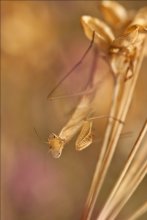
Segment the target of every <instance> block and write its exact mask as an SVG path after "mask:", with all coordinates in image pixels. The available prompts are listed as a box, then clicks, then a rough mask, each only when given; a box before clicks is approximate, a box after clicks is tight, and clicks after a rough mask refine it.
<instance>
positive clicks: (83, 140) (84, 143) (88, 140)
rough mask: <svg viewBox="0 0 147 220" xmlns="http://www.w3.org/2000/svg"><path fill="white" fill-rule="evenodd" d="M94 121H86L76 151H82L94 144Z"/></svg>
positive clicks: (77, 141)
mask: <svg viewBox="0 0 147 220" xmlns="http://www.w3.org/2000/svg"><path fill="white" fill-rule="evenodd" d="M92 141H93V138H92V121H85V122H84V124H83V126H82V129H81V132H80V134H79V136H78V138H77V140H76V150H78V151H81V150H83V149H85V148H86V147H88V146H89V145H90V144H92Z"/></svg>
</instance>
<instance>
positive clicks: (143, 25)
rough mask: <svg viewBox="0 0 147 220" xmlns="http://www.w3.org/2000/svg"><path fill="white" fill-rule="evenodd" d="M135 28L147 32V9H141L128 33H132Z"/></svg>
mask: <svg viewBox="0 0 147 220" xmlns="http://www.w3.org/2000/svg"><path fill="white" fill-rule="evenodd" d="M134 26H137V27H138V28H139V32H147V7H144V8H141V9H140V10H139V11H138V13H137V14H136V16H135V18H134V19H133V22H132V23H131V24H130V25H129V27H128V28H127V31H130V30H131V28H132V27H134Z"/></svg>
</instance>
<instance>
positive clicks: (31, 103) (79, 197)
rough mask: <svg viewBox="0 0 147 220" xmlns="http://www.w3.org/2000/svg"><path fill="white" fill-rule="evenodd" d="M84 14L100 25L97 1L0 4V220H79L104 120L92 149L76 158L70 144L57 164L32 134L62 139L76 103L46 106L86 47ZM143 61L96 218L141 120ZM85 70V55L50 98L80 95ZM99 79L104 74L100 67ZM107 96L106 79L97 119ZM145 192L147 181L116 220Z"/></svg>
mask: <svg viewBox="0 0 147 220" xmlns="http://www.w3.org/2000/svg"><path fill="white" fill-rule="evenodd" d="M120 2H121V3H122V4H123V5H124V6H125V7H126V8H127V9H138V8H140V7H142V6H145V5H146V1H120ZM84 14H85V15H86V14H87V15H91V16H96V17H100V18H101V14H100V12H99V11H98V1H1V115H2V117H1V146H2V148H1V149H2V151H1V155H2V161H1V165H2V214H1V219H3V220H17V219H19V220H32V219H35V220H40V219H41V220H75V219H80V215H81V212H82V209H83V207H84V203H85V199H86V196H87V194H88V190H89V187H90V183H91V179H92V176H93V172H94V168H95V165H96V161H97V159H98V155H99V151H100V143H101V141H100V140H101V138H102V136H103V134H104V128H105V125H106V120H104V121H103V120H100V121H99V120H96V121H95V123H94V127H95V129H94V136H95V139H96V141H95V143H93V145H91V146H90V147H89V148H87V149H85V150H84V151H82V152H76V151H75V149H74V142H75V139H74V140H73V141H72V142H70V143H69V144H68V145H67V147H66V148H65V150H64V151H63V155H62V156H61V158H59V159H53V158H52V157H51V155H50V154H48V146H47V145H45V144H43V143H42V142H41V141H40V140H39V138H38V137H37V135H36V134H35V133H34V127H35V128H36V130H37V131H38V133H39V135H40V136H41V138H42V139H43V141H47V137H48V135H49V132H55V133H58V132H59V131H60V129H61V128H62V126H63V125H64V123H65V122H66V121H67V120H68V118H69V117H70V115H71V112H72V111H73V109H74V108H75V106H76V104H77V102H78V100H79V97H73V98H65V99H57V100H54V101H49V100H47V95H48V93H49V91H50V90H51V89H52V88H53V87H54V85H55V84H56V82H57V81H58V80H59V79H60V78H61V77H62V76H63V75H64V74H65V73H66V72H67V71H68V70H69V69H70V68H71V67H72V66H73V65H74V64H75V63H76V62H77V61H78V60H79V59H80V57H81V56H82V54H83V52H84V51H85V49H86V48H87V47H88V45H89V41H88V40H87V39H86V37H85V36H84V33H83V30H82V28H81V25H80V17H81V16H82V15H84ZM90 53H91V52H90ZM146 61H147V60H146V58H145V59H144V63H143V66H142V69H141V73H140V77H139V80H138V83H137V86H136V91H135V94H134V98H133V102H132V105H131V108H130V111H129V114H128V117H127V121H126V125H125V128H124V132H131V136H130V137H128V138H126V137H125V135H124V137H122V138H121V139H120V142H119V146H118V148H117V151H116V153H115V155H114V159H113V162H112V166H111V171H110V172H109V174H108V176H107V178H106V182H105V185H104V189H103V191H102V193H101V195H100V199H99V201H98V203H97V211H99V210H100V209H101V207H102V205H103V204H104V201H105V199H106V197H107V196H108V193H109V192H110V189H111V187H112V185H113V183H114V182H115V180H116V178H117V177H118V175H119V172H120V170H121V169H122V167H123V165H124V162H125V160H126V155H127V153H128V152H129V150H130V148H131V147H132V145H133V143H134V141H135V139H136V137H137V135H138V133H139V131H140V129H141V127H142V125H143V123H144V120H145V118H146V110H147V95H146V83H147V74H146V68H147V63H146ZM90 63H91V54H90V55H89V57H88V58H86V60H85V61H83V64H82V65H81V66H80V67H78V69H77V70H76V71H75V72H74V73H73V74H72V75H71V76H70V77H69V78H68V79H67V80H66V81H65V82H64V83H63V84H62V85H61V86H60V87H59V88H58V89H57V91H56V92H55V93H54V96H59V95H70V94H74V93H77V92H79V91H82V88H83V87H84V85H85V83H86V81H87V77H88V67H89V65H90ZM98 71H99V72H100V73H102V72H103V71H104V70H103V66H101V69H99V70H98ZM111 95H112V79H111V76H108V78H107V79H106V80H105V82H104V83H103V86H101V87H100V89H99V94H98V95H97V98H96V102H95V113H96V114H97V115H101V114H106V113H108V112H109V107H110V102H111ZM116 164H117V166H116ZM145 186H147V180H146V179H145V180H144V182H143V183H142V184H141V186H140V187H139V189H138V190H137V191H136V193H135V195H134V196H133V197H132V199H131V200H130V201H129V202H128V204H127V207H124V209H123V211H122V212H121V213H120V215H119V217H118V219H119V220H121V219H122V220H125V219H126V216H128V214H130V213H131V212H132V211H133V210H134V209H135V208H137V207H138V206H139V205H140V204H142V202H143V201H144V200H145V191H146V188H145ZM146 193H147V192H146ZM143 219H144V220H145V219H147V216H144V217H142V220H143Z"/></svg>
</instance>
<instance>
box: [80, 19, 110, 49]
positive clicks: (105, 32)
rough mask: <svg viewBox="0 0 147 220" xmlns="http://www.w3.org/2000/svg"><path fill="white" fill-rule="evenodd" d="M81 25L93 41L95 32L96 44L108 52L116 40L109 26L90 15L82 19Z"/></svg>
mask: <svg viewBox="0 0 147 220" xmlns="http://www.w3.org/2000/svg"><path fill="white" fill-rule="evenodd" d="M81 24H82V27H83V29H84V32H85V35H86V37H88V39H89V40H92V36H93V32H95V37H94V42H95V43H96V44H97V45H98V46H99V48H100V49H102V50H104V51H106V50H108V48H109V45H110V43H111V42H112V41H113V40H114V35H113V32H112V30H111V28H110V27H109V26H108V25H106V24H105V23H104V22H103V21H101V20H99V19H98V18H94V17H91V16H88V15H84V16H82V17H81Z"/></svg>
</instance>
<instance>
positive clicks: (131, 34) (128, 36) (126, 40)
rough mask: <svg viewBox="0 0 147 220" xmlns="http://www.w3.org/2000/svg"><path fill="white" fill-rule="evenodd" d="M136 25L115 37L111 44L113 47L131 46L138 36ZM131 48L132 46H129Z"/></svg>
mask: <svg viewBox="0 0 147 220" xmlns="http://www.w3.org/2000/svg"><path fill="white" fill-rule="evenodd" d="M138 31H139V27H138V26H133V27H132V28H131V29H130V31H128V32H126V33H125V34H123V35H121V36H120V37H118V38H116V39H115V40H114V41H113V42H112V44H111V46H112V47H113V48H126V49H128V47H131V46H132V45H133V44H134V43H135V42H136V41H137V37H138ZM131 48H132V47H131Z"/></svg>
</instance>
